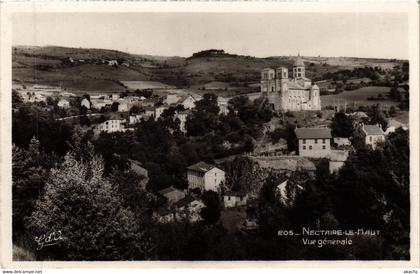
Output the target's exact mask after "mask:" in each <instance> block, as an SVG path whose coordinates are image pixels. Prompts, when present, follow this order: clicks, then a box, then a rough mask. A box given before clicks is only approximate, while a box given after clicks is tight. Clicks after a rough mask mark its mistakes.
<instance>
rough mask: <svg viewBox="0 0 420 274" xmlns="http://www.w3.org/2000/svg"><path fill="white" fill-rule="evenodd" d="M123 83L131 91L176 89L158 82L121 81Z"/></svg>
mask: <svg viewBox="0 0 420 274" xmlns="http://www.w3.org/2000/svg"><path fill="white" fill-rule="evenodd" d="M121 82H122V83H123V84H124V85H125V86H126V87H128V88H129V89H131V90H136V89H139V90H142V89H163V88H174V87H173V86H170V85H166V84H163V83H160V82H156V81H121Z"/></svg>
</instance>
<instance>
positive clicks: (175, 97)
mask: <svg viewBox="0 0 420 274" xmlns="http://www.w3.org/2000/svg"><path fill="white" fill-rule="evenodd" d="M180 99H181V95H179V94H168V95H166V100H165V103H166V104H168V105H172V104H176V103H178V101H179V100H180Z"/></svg>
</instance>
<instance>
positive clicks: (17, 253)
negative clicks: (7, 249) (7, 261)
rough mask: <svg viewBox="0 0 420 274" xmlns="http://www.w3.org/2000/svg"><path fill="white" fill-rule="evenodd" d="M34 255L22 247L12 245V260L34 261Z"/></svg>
mask: <svg viewBox="0 0 420 274" xmlns="http://www.w3.org/2000/svg"><path fill="white" fill-rule="evenodd" d="M35 260H36V259H35V255H34V254H33V253H32V252H31V251H29V250H27V249H25V248H22V247H19V246H17V245H13V261H35Z"/></svg>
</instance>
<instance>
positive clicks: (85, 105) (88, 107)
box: [80, 98, 90, 109]
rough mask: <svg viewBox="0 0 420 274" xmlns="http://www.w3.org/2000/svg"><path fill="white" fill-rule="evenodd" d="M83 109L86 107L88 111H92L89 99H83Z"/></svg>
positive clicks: (81, 104)
mask: <svg viewBox="0 0 420 274" xmlns="http://www.w3.org/2000/svg"><path fill="white" fill-rule="evenodd" d="M80 106H81V107H85V108H87V109H90V102H89V100H88V99H87V98H83V100H82V101H81V102H80Z"/></svg>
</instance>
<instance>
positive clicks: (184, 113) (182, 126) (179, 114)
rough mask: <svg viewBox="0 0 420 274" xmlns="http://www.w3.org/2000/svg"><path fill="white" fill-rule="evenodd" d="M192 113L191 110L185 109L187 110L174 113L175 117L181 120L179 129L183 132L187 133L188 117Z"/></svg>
mask: <svg viewBox="0 0 420 274" xmlns="http://www.w3.org/2000/svg"><path fill="white" fill-rule="evenodd" d="M190 113H191V111H189V110H185V111H178V112H176V113H175V115H174V119H178V120H179V130H180V131H181V132H183V133H187V129H186V127H185V125H186V123H187V117H188V115H189V114H190Z"/></svg>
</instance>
